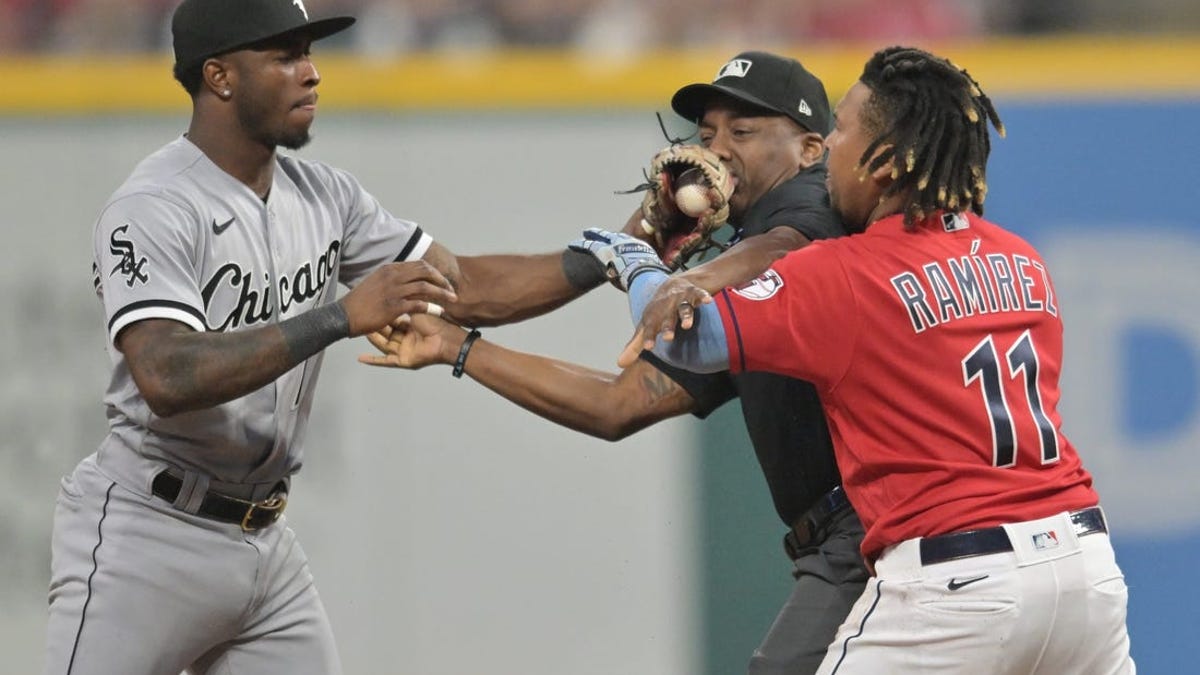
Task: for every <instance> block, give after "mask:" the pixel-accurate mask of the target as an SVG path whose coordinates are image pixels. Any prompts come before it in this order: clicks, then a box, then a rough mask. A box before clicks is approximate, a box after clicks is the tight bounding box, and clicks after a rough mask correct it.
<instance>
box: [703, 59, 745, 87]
mask: <svg viewBox="0 0 1200 675" xmlns="http://www.w3.org/2000/svg"><path fill="white" fill-rule="evenodd" d="M752 65H754V64H753V63H752V62H751V61H750V59H734V60H732V61H730V62H729V63H726V64H725V65H723V66H721V70H719V71H717V76H716V78H714V79H713V81H714V82H715V81H717V80H719V79H721V78H723V77H745V76H746V74H747V73H749V72H750V66H752Z"/></svg>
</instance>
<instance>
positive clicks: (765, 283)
mask: <svg viewBox="0 0 1200 675" xmlns="http://www.w3.org/2000/svg"><path fill="white" fill-rule="evenodd" d="M781 288H783V277H781V276H779V273H778V272H776V271H775V270H767V271H766V272H763V273H762V274H760V275H758V276H757V277H755V278H754V279H751V280H750V281H747V282H746V283H744V284H742V285H741V286H738V287H737V288H735V289H733V292H734V293H737V294H738V295H740V296H742V297H743V298H746V299H747V300H766V299H767V298H770V297H771V296H773V295H775V294H776V293H778V292H779V289H781Z"/></svg>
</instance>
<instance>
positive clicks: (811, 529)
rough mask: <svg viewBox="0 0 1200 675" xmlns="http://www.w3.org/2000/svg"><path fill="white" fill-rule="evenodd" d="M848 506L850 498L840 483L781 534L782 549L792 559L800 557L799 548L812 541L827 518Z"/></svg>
mask: <svg viewBox="0 0 1200 675" xmlns="http://www.w3.org/2000/svg"><path fill="white" fill-rule="evenodd" d="M848 508H850V500H849V499H847V498H846V491H845V490H843V489H842V486H841V485H838V486H837V487H835V488H833V489H832V490H830V491H829V492H826V493H825V494H824V495H823V496H822V497H821V498H820V499H818V500H817V503H816V504H813V505H812V507H810V508H809V509H808V510H807V511H805V512H804V515H802V516H800V517H799V518H798V519H796V522H795V523H793V524H792V529H790V530H788V531H787V534H785V535H783V550H784V551H786V552H787V554H788V557H789V558H791V559H792V560H795V559H796V558H799V557H800V554H801V553H802V551H801V549H803V548H805V547H806V546H809V545H810V544H812V543H813V540H815V539H816V538H817V537H818V535H819V534H820V532H821V530H823V529H824V528H825V526H826V525H828V524H829V519H830V518H833V517H834V516H835V515H837V514H839V513H841V512H842V511H845V510H846V509H848Z"/></svg>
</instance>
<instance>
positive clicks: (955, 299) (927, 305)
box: [891, 240, 1058, 333]
mask: <svg viewBox="0 0 1200 675" xmlns="http://www.w3.org/2000/svg"><path fill="white" fill-rule="evenodd" d="M978 247H979V241H978V240H976V241H975V242H974V244H973V245H972V247H971V254H970V255H964V256H959V257H953V258H947V259H944V260H933V261H930V262H928V263H926V264H924V265H922V266H921V269H920V272H914V271H905V272H902V273H900V274H897V275H896V276H894V277H892V278H891V282H892V288H894V289H895V290H896V294H897V295H898V296H899V299H900V302H901V303H902V304H903V305H904V308H905V310H906V311H907V312H908V317H909V320H911V322H912V327H913V331H914V332H916V333H920V332H922V331H924V330H925V329H927V328H932V327H934V326H938V325H941V324H945V323H948V322H950V321H954V320H955V319H961V318H963V317H969V316H975V315H976V314H994V313H996V312H1048V313H1049V314H1051V315H1054V316H1058V307H1056V306H1055V304H1054V289H1053V287H1052V286H1051V285H1050V277H1049V275H1048V274H1047V273H1046V266H1045V265H1044V264H1042V262H1041V261H1040V260H1035V259H1033V258H1030V257H1028V256H1026V255H1021V254H1018V253H988V254H983V255H980V254H979V253H978V252H977V250H978Z"/></svg>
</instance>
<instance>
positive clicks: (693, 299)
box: [637, 277, 712, 347]
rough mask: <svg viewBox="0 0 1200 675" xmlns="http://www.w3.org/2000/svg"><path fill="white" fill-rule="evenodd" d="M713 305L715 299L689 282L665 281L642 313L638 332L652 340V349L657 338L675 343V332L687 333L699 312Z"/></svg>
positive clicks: (678, 279)
mask: <svg viewBox="0 0 1200 675" xmlns="http://www.w3.org/2000/svg"><path fill="white" fill-rule="evenodd" d="M708 302H712V296H711V295H709V294H708V291H705V290H704V289H703V288H700V287H699V286H696V285H695V284H693V283H691V282H690V281H688V280H687V279H683V278H680V277H671V278H669V279H667V280H666V281H664V282H663V283H662V285H661V286H659V287H658V290H656V291H655V292H654V297H652V298H650V302H649V303H648V304H647V305H646V309H645V311H643V312H642V320H641V321H640V322H638V325H637V330H638V331H640V332H641V333H643V334H645V335H647V336H648V338H647V339H648V340H649V341H650V347H653V346H654V338H655V336H662V339H664V340H668V341H669V340H674V339H675V329H676V328H677V327H678V328H682V329H683V330H687V329H689V328H691V327H692V323H693V322H694V321H695V320H696V317H695V311H694V310H695V308H696V307H698V306H700V305H702V304H704V303H708Z"/></svg>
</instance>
